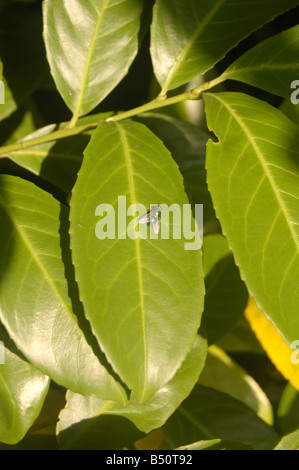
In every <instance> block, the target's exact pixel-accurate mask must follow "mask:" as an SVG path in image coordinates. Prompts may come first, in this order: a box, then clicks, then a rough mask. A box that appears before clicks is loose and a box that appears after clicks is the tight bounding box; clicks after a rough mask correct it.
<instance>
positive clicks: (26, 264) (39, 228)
mask: <svg viewBox="0 0 299 470" xmlns="http://www.w3.org/2000/svg"><path fill="white" fill-rule="evenodd" d="M67 218H68V211H67V208H66V207H64V206H62V205H60V204H59V203H58V202H57V201H56V200H55V199H54V198H53V197H52V196H50V195H49V194H48V193H46V192H44V191H42V190H41V189H39V188H37V187H36V186H35V185H34V184H32V183H29V182H27V181H25V180H22V179H20V178H17V177H13V176H6V175H1V177H0V220H1V227H2V228H1V233H0V245H1V258H0V259H1V264H0V274H1V276H0V284H1V295H0V316H1V320H2V322H3V324H4V325H5V327H6V328H7V330H8V332H9V334H10V336H11V338H12V339H13V340H14V342H15V343H16V345H17V346H18V348H19V349H20V350H21V351H22V352H23V353H24V355H25V356H26V357H27V358H28V359H29V360H30V361H31V362H32V363H33V364H34V365H35V366H36V367H37V368H39V369H40V370H41V371H43V372H44V373H45V374H47V375H49V376H50V377H51V378H52V379H53V380H54V381H56V382H58V383H59V384H62V385H64V386H65V387H67V388H70V389H72V390H74V391H78V392H80V393H86V394H92V395H97V396H101V397H104V398H108V397H109V398H110V399H111V400H113V399H114V400H119V401H120V402H122V403H124V402H125V399H126V398H125V392H124V390H123V389H122V388H121V386H120V385H118V384H117V383H116V382H115V381H114V379H113V378H112V377H111V376H110V375H109V374H108V372H107V371H106V369H105V368H104V367H103V366H102V365H101V364H100V362H99V360H98V358H97V357H96V356H95V354H94V352H93V349H92V347H91V346H90V345H89V344H88V342H87V341H86V339H85V337H84V335H83V332H82V330H81V328H80V327H79V323H78V322H79V321H80V325H83V327H84V331H85V330H86V334H88V330H87V329H86V325H85V324H84V323H83V320H82V318H81V317H82V313H81V305H80V303H79V301H77V299H76V290H75V289H76V286H75V284H74V282H73V280H72V271H71V265H70V260H69V251H68V239H67V229H68V220H67ZM65 274H66V275H67V277H68V280H69V283H68V284H67V282H66V280H65ZM69 295H70V296H71V297H69ZM73 308H74V311H75V312H76V314H77V315H78V318H79V320H78V319H77V317H76V316H75V314H74V313H73ZM90 341H91V340H90ZM91 344H92V343H91Z"/></svg>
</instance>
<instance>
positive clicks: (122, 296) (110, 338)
mask: <svg viewBox="0 0 299 470" xmlns="http://www.w3.org/2000/svg"><path fill="white" fill-rule="evenodd" d="M119 197H125V198H126V199H124V198H122V199H121V201H120V202H119V201H118V198H119ZM83 201H84V202H83ZM82 202H83V203H82ZM103 203H104V204H109V211H110V212H109V215H110V216H111V217H110V220H111V218H112V219H113V220H112V222H113V224H114V221H115V219H116V221H119V220H120V219H122V220H121V222H120V223H117V226H116V230H113V227H112V228H111V227H110V228H111V234H110V235H109V237H110V238H108V235H107V233H106V232H105V233H103V234H100V235H97V234H96V231H97V225H98V223H103V222H102V221H103V220H105V219H104V218H102V219H100V220H99V216H100V215H101V214H100V213H99V214H98V216H97V217H96V215H97V210H98V209H97V208H98V206H99V209H100V210H101V209H102V208H101V207H100V204H103ZM138 203H139V204H142V205H143V207H144V209H143V211H140V207H139V208H138V209H137V213H139V216H141V215H144V214H146V210H147V209H149V208H150V205H151V204H153V205H155V204H167V205H168V206H170V205H172V204H173V203H175V204H177V209H178V210H179V211H180V212H181V209H182V205H183V204H186V206H185V209H186V208H187V210H188V214H189V216H190V217H191V218H192V214H191V210H190V208H189V205H188V199H187V196H186V194H185V192H184V186H183V179H182V177H181V175H180V173H179V171H178V168H177V165H176V164H175V163H174V162H173V160H172V158H171V155H170V154H169V152H168V151H167V150H166V148H165V147H164V146H163V144H162V142H161V141H160V140H159V139H158V138H157V137H156V136H155V135H154V134H152V133H151V132H150V131H149V130H148V129H147V128H146V127H145V126H144V125H142V124H139V123H136V122H130V121H128V122H123V123H122V124H116V125H115V124H105V123H103V124H101V125H100V126H99V127H98V129H97V131H96V132H95V133H94V135H93V137H92V138H91V141H90V143H89V145H88V147H87V148H86V151H85V153H84V159H83V164H82V166H81V169H80V172H79V174H78V179H77V182H76V184H75V186H74V190H73V195H72V200H71V213H70V220H71V231H70V233H71V248H72V252H73V260H74V265H75V267H76V269H75V271H76V278H77V281H78V285H79V293H80V297H81V300H82V302H83V305H84V309H85V314H86V317H87V318H88V319H89V321H90V323H91V326H92V329H93V332H94V334H95V336H96V337H97V338H98V341H99V343H100V346H101V348H102V349H103V351H104V352H105V354H106V356H107V359H108V361H109V362H110V363H111V364H112V366H113V368H114V369H115V371H116V372H117V373H118V374H119V375H120V377H121V378H122V380H123V381H124V382H125V383H126V384H127V385H128V386H129V387H130V388H131V389H132V390H133V391H134V392H135V394H136V395H137V397H138V400H139V401H145V400H147V399H148V398H149V397H150V396H151V395H152V394H153V393H155V392H156V391H157V390H158V389H159V388H161V387H162V386H163V385H164V384H165V383H166V382H168V381H169V380H170V379H171V377H172V376H173V375H174V374H175V372H176V370H177V369H178V368H179V367H180V365H181V364H182V362H183V360H184V359H185V357H186V354H187V353H188V351H189V350H190V348H191V346H192V343H193V341H194V338H195V336H196V332H197V329H198V327H199V324H200V319H201V312H202V304H203V295H204V286H203V274H202V264H201V252H200V250H189V249H185V242H186V240H185V239H184V238H183V237H182V236H181V227H180V226H179V225H178V227H179V230H180V234H179V235H178V234H177V231H176V232H175V234H173V230H174V229H173V221H171V218H169V221H168V222H167V218H166V216H167V213H166V211H167V208H164V212H165V217H164V218H163V216H162V221H161V232H162V234H163V233H164V238H163V239H162V237H158V236H157V235H154V234H153V231H152V229H151V231H148V233H145V237H146V238H139V236H138V234H137V238H136V239H134V237H135V235H134V229H130V227H129V226H128V229H127V224H129V221H130V222H131V218H130V217H129V218H127V212H126V211H127V209H128V208H129V206H131V204H138ZM104 210H108V209H104ZM141 212H143V213H141ZM102 215H103V214H102ZM131 215H132V216H134V211H133V213H132V214H131ZM135 215H136V212H135ZM135 221H136V219H135ZM132 223H134V221H132ZM131 225H132V224H131ZM137 225H138V226H139V224H138V223H137ZM140 226H141V224H140ZM140 226H139V228H140ZM143 227H144V228H145V232H146V230H147V227H146V225H143ZM110 228H109V230H110ZM168 229H169V237H167V233H166V232H167V230H168ZM105 230H106V229H105ZM130 230H131V232H130ZM164 230H165V231H164ZM135 233H136V232H135ZM143 233H144V232H143ZM139 235H140V232H139ZM153 235H154V238H153ZM160 235H161V234H160ZM174 235H175V236H181V238H179V239H175V238H174ZM100 236H101V237H104V239H99V237H100ZM114 238H115V239H114Z"/></svg>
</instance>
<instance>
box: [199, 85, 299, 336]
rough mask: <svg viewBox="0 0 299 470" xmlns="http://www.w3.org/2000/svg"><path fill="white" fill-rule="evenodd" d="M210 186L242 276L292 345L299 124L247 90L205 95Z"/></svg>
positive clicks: (298, 298) (297, 292) (298, 265)
mask: <svg viewBox="0 0 299 470" xmlns="http://www.w3.org/2000/svg"><path fill="white" fill-rule="evenodd" d="M204 99H205V104H206V111H207V120H208V125H209V128H210V129H211V130H213V131H214V132H215V134H216V135H217V136H218V138H219V143H217V144H215V143H213V142H211V141H209V142H208V145H207V172H208V186H209V190H210V192H211V195H212V199H213V202H214V207H215V210H216V214H217V217H218V218H219V220H220V222H221V226H222V229H223V233H224V234H225V236H226V237H227V240H228V243H229V245H230V247H231V249H232V251H233V253H234V257H235V260H236V263H237V265H238V266H239V268H240V272H241V277H242V278H243V279H244V280H245V282H246V285H247V288H248V290H249V292H250V294H251V295H252V296H253V298H254V299H255V301H256V303H257V305H258V307H259V308H260V309H261V310H262V311H263V312H264V313H265V314H266V315H267V317H268V318H269V319H270V320H271V321H272V322H273V323H274V325H275V326H276V328H277V329H278V330H279V331H280V333H281V334H282V335H283V336H284V338H285V340H286V342H287V343H291V342H292V341H293V340H295V339H298V338H297V336H298V334H297V333H296V332H298V329H299V315H298V302H299V289H298V283H297V279H298V277H299V237H298V234H299V203H298V200H299V166H298V147H299V137H298V128H297V126H296V125H294V124H293V123H292V122H291V121H289V119H288V118H286V117H285V116H284V115H283V114H282V113H281V112H280V111H278V110H277V109H275V108H273V107H272V106H270V105H269V104H267V103H264V102H262V101H259V100H257V99H255V98H252V97H249V96H246V95H243V94H240V93H219V94H214V95H211V94H206V95H205V97H204Z"/></svg>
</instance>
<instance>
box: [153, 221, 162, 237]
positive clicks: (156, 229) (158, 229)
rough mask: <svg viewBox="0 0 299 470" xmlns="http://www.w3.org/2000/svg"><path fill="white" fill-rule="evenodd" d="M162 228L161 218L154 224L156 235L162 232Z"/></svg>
mask: <svg viewBox="0 0 299 470" xmlns="http://www.w3.org/2000/svg"><path fill="white" fill-rule="evenodd" d="M160 226H161V218H160V217H157V220H156V221H155V223H154V224H153V229H154V232H155V234H156V235H158V233H159V232H160Z"/></svg>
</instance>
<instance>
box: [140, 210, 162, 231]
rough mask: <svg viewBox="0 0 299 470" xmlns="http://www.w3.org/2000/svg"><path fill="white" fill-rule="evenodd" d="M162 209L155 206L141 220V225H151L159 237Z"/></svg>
mask: <svg viewBox="0 0 299 470" xmlns="http://www.w3.org/2000/svg"><path fill="white" fill-rule="evenodd" d="M161 212H162V207H160V206H153V208H152V209H151V210H150V211H148V212H147V214H145V215H143V216H141V217H140V219H139V223H140V224H147V225H151V226H152V227H153V229H154V232H155V234H156V235H157V234H158V233H159V231H160V225H161Z"/></svg>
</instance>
